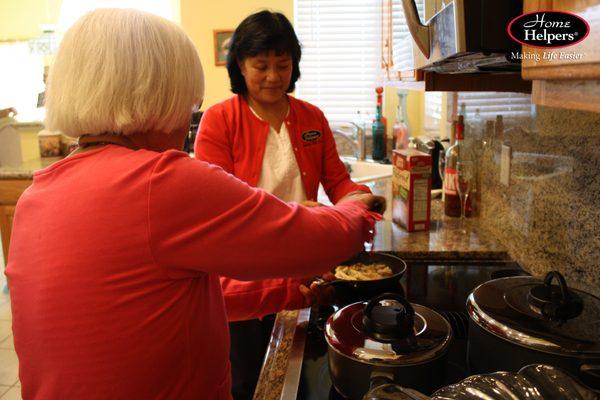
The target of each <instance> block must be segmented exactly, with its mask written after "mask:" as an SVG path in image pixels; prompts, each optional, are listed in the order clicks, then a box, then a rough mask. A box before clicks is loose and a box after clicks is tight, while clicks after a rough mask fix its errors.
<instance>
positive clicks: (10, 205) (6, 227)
mask: <svg viewBox="0 0 600 400" xmlns="http://www.w3.org/2000/svg"><path fill="white" fill-rule="evenodd" d="M29 185H31V180H30V179H0V234H1V235H2V251H3V253H4V263H5V264H6V262H7V259H8V246H9V243H10V234H11V231H12V222H13V218H14V215H15V205H16V204H17V200H18V199H19V197H21V194H22V193H23V192H24V191H25V189H27V187H28V186H29Z"/></svg>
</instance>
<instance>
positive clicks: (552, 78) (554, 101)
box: [522, 0, 600, 112]
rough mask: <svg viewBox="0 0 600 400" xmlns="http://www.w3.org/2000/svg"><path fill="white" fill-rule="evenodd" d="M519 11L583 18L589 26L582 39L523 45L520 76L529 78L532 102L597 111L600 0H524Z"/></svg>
mask: <svg viewBox="0 0 600 400" xmlns="http://www.w3.org/2000/svg"><path fill="white" fill-rule="evenodd" d="M523 10H524V12H525V13H528V12H534V11H537V10H548V11H550V10H554V11H567V12H570V13H573V14H576V15H578V16H579V17H581V18H583V19H584V20H585V21H587V23H588V24H589V28H590V29H589V35H588V36H587V37H586V38H585V40H582V41H580V42H579V43H577V44H574V45H572V46H568V47H560V48H534V47H530V46H526V45H524V46H523V50H522V51H523V55H524V57H523V70H522V75H523V79H528V80H533V89H532V101H533V102H534V103H536V104H539V105H544V106H551V107H561V108H570V109H579V110H585V111H595V112H600V81H599V79H600V31H599V30H598V28H600V24H598V22H599V21H600V0H525V3H524V9H523ZM546 19H548V18H546ZM546 22H548V21H546Z"/></svg>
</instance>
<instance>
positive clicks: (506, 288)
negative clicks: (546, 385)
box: [467, 271, 600, 356]
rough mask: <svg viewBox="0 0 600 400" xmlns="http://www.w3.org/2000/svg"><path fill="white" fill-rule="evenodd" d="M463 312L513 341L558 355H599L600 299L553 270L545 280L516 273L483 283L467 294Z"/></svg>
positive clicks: (489, 329)
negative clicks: (465, 307)
mask: <svg viewBox="0 0 600 400" xmlns="http://www.w3.org/2000/svg"><path fill="white" fill-rule="evenodd" d="M553 281H556V282H557V284H553ZM467 310H468V312H469V315H470V316H471V319H473V320H474V321H475V323H476V324H478V325H479V326H480V327H481V328H483V329H485V330H486V331H488V332H490V333H492V334H494V335H496V336H498V337H500V338H503V339H506V340H508V341H510V342H513V343H515V344H518V345H521V346H525V347H528V348H531V349H534V350H540V351H544V352H549V353H554V354H561V355H572V356H577V355H600V299H599V298H598V297H596V296H593V295H591V294H589V293H586V292H582V291H579V290H575V289H571V288H568V287H567V284H566V282H565V280H564V278H563V277H562V275H560V273H558V272H556V271H552V272H549V273H548V274H547V275H546V277H545V278H544V281H541V280H539V279H536V278H534V277H530V276H527V277H522V276H519V277H510V278H501V279H496V280H492V281H489V282H486V283H484V284H482V285H480V286H479V287H477V288H476V289H475V290H474V291H473V293H471V295H470V296H469V298H468V300H467Z"/></svg>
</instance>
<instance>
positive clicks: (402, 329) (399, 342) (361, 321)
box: [325, 293, 452, 365]
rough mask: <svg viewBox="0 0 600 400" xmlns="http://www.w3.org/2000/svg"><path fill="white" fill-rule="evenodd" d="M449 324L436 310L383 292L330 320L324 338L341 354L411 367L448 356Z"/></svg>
mask: <svg viewBox="0 0 600 400" xmlns="http://www.w3.org/2000/svg"><path fill="white" fill-rule="evenodd" d="M451 337H452V329H451V328H450V324H448V322H447V321H446V320H445V319H444V318H443V317H442V316H441V315H439V314H438V313H436V312H435V311H433V310H431V309H429V308H427V307H424V306H421V305H418V304H411V303H409V302H408V301H407V300H406V299H404V297H402V296H401V295H399V294H395V293H384V294H382V295H380V296H377V297H375V298H373V299H372V300H371V301H369V302H368V303H365V302H360V303H354V304H350V305H348V306H346V307H344V308H342V309H340V310H338V311H337V312H336V313H335V314H333V315H332V316H330V317H329V319H328V320H327V324H326V326H325V338H326V340H327V343H329V346H330V347H331V348H332V349H333V350H334V351H337V352H338V353H340V354H342V355H344V356H346V357H348V358H351V359H354V360H357V361H360V362H363V363H367V364H375V365H412V364H422V363H424V362H428V361H430V360H433V359H435V358H437V357H439V356H441V355H442V354H444V353H445V351H446V349H447V347H448V345H449V344H450V340H451Z"/></svg>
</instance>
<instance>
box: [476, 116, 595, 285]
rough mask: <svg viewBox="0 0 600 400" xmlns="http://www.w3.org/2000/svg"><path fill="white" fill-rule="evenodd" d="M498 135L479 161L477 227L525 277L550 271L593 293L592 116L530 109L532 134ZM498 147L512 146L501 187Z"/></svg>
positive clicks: (521, 131) (526, 131)
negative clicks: (486, 232) (504, 250)
mask: <svg viewBox="0 0 600 400" xmlns="http://www.w3.org/2000/svg"><path fill="white" fill-rule="evenodd" d="M520 126H526V125H520ZM503 136H504V137H503V138H497V137H494V140H493V141H492V145H491V146H488V147H487V148H486V149H485V150H484V151H483V152H482V155H481V164H480V165H481V166H480V172H481V177H482V189H483V190H482V199H481V214H480V218H481V221H480V222H481V223H480V226H481V227H482V228H484V229H487V230H489V231H490V233H491V234H493V235H494V236H496V238H497V239H499V240H500V242H502V244H504V245H505V246H506V247H507V248H508V250H509V253H510V255H511V256H512V257H513V258H514V259H515V260H517V261H518V262H519V263H520V264H521V265H522V266H523V267H524V268H526V269H527V270H528V271H529V272H531V273H532V274H534V275H536V276H543V275H544V274H545V273H546V272H548V271H550V270H558V271H560V272H561V273H563V274H564V275H565V277H566V279H567V282H568V283H569V284H570V285H572V286H574V287H577V288H580V289H582V290H585V291H588V292H590V293H593V294H595V295H600V223H599V221H600V198H599V193H600V174H599V173H598V172H599V171H600V114H599V113H591V112H582V111H571V110H563V109H556V108H547V107H538V110H537V116H536V120H535V128H534V129H533V130H530V129H522V128H520V127H513V128H507V129H506V130H505V133H504V135H503ZM502 142H504V143H506V144H510V146H511V148H512V161H511V174H510V185H509V186H508V187H507V186H504V185H502V184H501V183H500V179H499V177H500V153H501V143H502Z"/></svg>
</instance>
